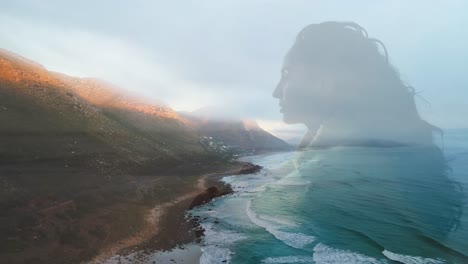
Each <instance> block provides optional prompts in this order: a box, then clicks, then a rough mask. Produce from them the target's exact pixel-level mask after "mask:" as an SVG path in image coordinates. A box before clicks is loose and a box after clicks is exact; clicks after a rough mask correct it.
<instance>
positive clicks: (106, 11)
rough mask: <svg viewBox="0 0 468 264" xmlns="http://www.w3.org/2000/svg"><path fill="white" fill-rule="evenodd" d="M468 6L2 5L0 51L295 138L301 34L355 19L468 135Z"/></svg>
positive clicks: (28, 1) (418, 0)
mask: <svg viewBox="0 0 468 264" xmlns="http://www.w3.org/2000/svg"><path fill="white" fill-rule="evenodd" d="M466 10H468V1H464V0H460V1H456V0H447V1H436V0H433V1H429V0H413V1H407V0H387V1H373V0H367V1H365V0H360V1H358V0H357V1H338V0H336V1H334V0H323V1H313V0H304V1H300V0H293V1H286V0H270V1H266V0H256V1H254V0H244V1H234V0H230V1H221V0H212V1H203V0H200V1H150V0H145V1H142V0H135V1H118V0H101V1H96V0H93V1H91V0H81V1H63V0H56V1H53V0H48V1H41V0H11V1H9V0H3V1H1V2H0V47H1V48H5V49H8V50H11V51H13V52H16V53H19V54H20V55H23V56H25V57H28V58H30V59H32V60H35V61H37V62H40V63H41V64H43V65H44V66H46V67H47V68H48V69H50V70H54V71H59V72H63V73H66V74H70V75H75V76H83V77H85V76H93V77H98V78H102V79H105V80H108V81H110V82H113V83H115V84H118V85H120V86H122V87H124V88H126V89H127V90H130V91H133V92H135V93H138V94H141V95H142V96H145V97H147V98H151V99H153V100H161V101H164V102H166V103H168V104H169V105H170V106H172V107H173V108H175V109H176V110H184V111H191V110H195V109H198V108H201V107H205V106H216V105H221V106H223V108H224V109H226V112H228V113H229V114H231V115H236V116H242V117H244V118H253V119H257V120H258V121H259V123H260V124H261V126H263V127H264V128H266V129H268V130H270V131H272V132H273V133H276V134H277V135H280V136H284V137H288V136H289V134H287V133H286V131H289V130H295V129H300V128H301V127H300V126H292V127H291V126H286V125H284V124H282V122H281V115H280V113H279V111H278V102H277V101H276V99H274V98H273V97H272V96H271V93H272V91H273V89H274V87H275V85H276V83H277V81H278V79H279V77H280V68H281V64H282V59H283V56H284V54H285V53H286V51H287V50H288V48H289V47H290V46H291V45H292V43H293V41H294V38H295V36H296V34H297V33H298V32H299V31H300V30H301V29H302V28H303V27H304V26H306V25H308V24H311V23H319V22H322V21H327V20H338V21H355V22H357V23H358V24H360V25H362V26H363V27H364V28H366V29H367V31H368V32H369V35H370V36H371V37H375V38H378V39H380V40H381V41H383V42H384V43H385V45H386V46H387V49H388V52H389V55H390V60H391V62H392V63H393V64H394V65H395V66H396V67H397V68H398V69H399V71H400V72H401V75H402V77H403V79H404V80H405V81H406V82H407V83H409V84H411V85H412V86H414V87H415V88H416V90H417V91H418V92H419V94H420V96H422V97H423V98H424V99H425V100H427V101H428V102H430V104H427V103H425V102H424V101H422V100H419V102H418V106H419V109H420V112H421V113H422V115H423V116H424V117H425V118H426V119H428V120H429V121H431V122H433V123H435V124H436V125H439V126H441V127H444V128H452V127H468V118H467V117H468V74H467V67H466V64H467V61H468V50H467V48H466V47H468V16H466Z"/></svg>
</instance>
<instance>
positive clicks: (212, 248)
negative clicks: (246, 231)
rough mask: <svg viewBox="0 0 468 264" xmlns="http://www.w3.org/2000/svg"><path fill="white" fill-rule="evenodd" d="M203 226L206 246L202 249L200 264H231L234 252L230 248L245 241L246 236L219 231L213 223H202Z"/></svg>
mask: <svg viewBox="0 0 468 264" xmlns="http://www.w3.org/2000/svg"><path fill="white" fill-rule="evenodd" d="M201 226H202V227H203V229H204V230H205V236H204V238H203V244H204V246H203V247H202V248H201V251H202V255H201V257H200V264H209V263H221V262H222V261H225V262H227V263H229V260H230V258H231V255H232V252H231V251H230V250H229V248H228V246H229V245H230V244H232V243H234V242H236V241H239V240H242V239H244V238H245V236H243V235H241V234H239V233H236V232H233V231H229V230H218V229H217V228H216V227H215V226H214V224H212V223H202V224H201Z"/></svg>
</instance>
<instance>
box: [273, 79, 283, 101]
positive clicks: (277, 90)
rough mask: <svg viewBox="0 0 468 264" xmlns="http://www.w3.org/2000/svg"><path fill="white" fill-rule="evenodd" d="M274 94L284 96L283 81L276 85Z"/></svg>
mask: <svg viewBox="0 0 468 264" xmlns="http://www.w3.org/2000/svg"><path fill="white" fill-rule="evenodd" d="M272 95H273V97H274V98H278V99H281V98H283V82H282V81H280V82H279V83H278V85H276V88H275V90H274V91H273V94H272Z"/></svg>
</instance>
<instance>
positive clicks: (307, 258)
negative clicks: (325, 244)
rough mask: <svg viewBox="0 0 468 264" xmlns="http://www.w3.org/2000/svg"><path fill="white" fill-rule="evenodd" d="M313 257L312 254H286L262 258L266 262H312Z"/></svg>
mask: <svg viewBox="0 0 468 264" xmlns="http://www.w3.org/2000/svg"><path fill="white" fill-rule="evenodd" d="M312 262H313V258H312V257H310V256H285V257H270V258H266V259H264V260H262V263H265V264H276V263H312Z"/></svg>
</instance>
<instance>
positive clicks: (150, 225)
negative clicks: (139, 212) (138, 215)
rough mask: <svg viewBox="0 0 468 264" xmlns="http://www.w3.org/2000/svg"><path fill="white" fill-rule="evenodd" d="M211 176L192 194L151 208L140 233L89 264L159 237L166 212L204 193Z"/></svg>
mask: <svg viewBox="0 0 468 264" xmlns="http://www.w3.org/2000/svg"><path fill="white" fill-rule="evenodd" d="M209 176H210V175H203V176H201V177H200V178H199V179H198V181H197V184H196V188H195V189H194V190H193V191H192V192H189V193H186V194H184V195H182V196H179V197H177V198H176V199H174V200H172V201H170V202H166V203H163V204H159V205H157V206H155V207H153V208H151V209H150V210H148V212H147V213H146V217H145V223H146V224H145V226H144V227H143V229H142V230H141V231H140V232H138V233H136V234H135V235H133V236H131V237H129V238H126V239H123V240H120V241H118V242H117V243H115V244H113V245H111V246H109V247H108V248H106V249H104V250H102V252H101V253H100V254H99V255H97V256H96V257H95V258H94V259H93V260H91V261H90V262H88V263H89V264H98V263H102V262H104V261H105V260H106V259H108V258H110V257H111V256H112V255H114V254H116V253H118V252H119V251H121V250H123V249H125V248H129V247H132V246H136V245H139V244H141V243H143V242H145V241H147V240H149V239H150V238H152V237H153V236H155V235H157V234H158V232H159V227H160V225H159V223H160V221H161V217H162V215H163V214H164V212H165V211H166V210H167V209H168V208H170V207H171V206H174V205H176V204H178V203H180V202H183V201H185V200H188V199H193V198H195V196H197V195H198V194H200V193H201V192H203V191H204V190H205V189H206V178H207V177H209Z"/></svg>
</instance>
